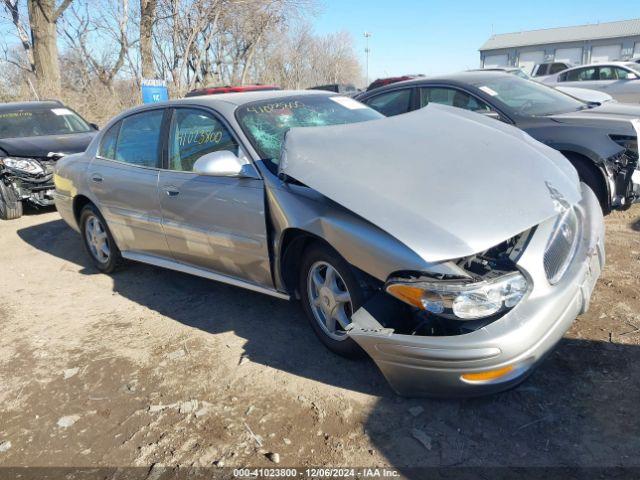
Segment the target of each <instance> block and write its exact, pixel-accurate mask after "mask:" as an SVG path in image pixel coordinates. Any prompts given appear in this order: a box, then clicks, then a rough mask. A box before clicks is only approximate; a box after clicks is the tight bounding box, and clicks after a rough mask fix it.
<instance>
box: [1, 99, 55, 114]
mask: <svg viewBox="0 0 640 480" xmlns="http://www.w3.org/2000/svg"><path fill="white" fill-rule="evenodd" d="M62 106H63V105H62V102H58V101H57V100H45V101H38V102H36V101H33V102H8V103H0V112H7V111H13V110H41V109H43V108H60V107H62Z"/></svg>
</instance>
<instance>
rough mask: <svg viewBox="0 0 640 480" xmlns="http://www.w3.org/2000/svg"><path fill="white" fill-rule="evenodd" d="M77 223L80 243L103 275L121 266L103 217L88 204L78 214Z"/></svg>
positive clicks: (120, 258)
mask: <svg viewBox="0 0 640 480" xmlns="http://www.w3.org/2000/svg"><path fill="white" fill-rule="evenodd" d="M79 223H80V231H81V233H82V243H83V245H84V249H85V251H86V252H87V254H88V255H89V258H90V259H91V262H92V263H93V265H94V266H95V267H96V268H97V269H98V270H100V271H101V272H103V273H111V272H113V271H114V270H115V269H116V268H118V266H119V265H120V264H121V262H122V256H121V255H120V250H119V249H118V247H117V245H116V242H115V241H114V240H113V236H112V235H111V231H110V230H109V227H108V226H107V222H106V221H105V220H104V218H103V216H102V215H101V214H100V212H99V211H98V209H97V208H96V207H95V206H94V205H92V204H88V205H86V206H85V207H84V208H83V209H82V211H81V212H80V222H79Z"/></svg>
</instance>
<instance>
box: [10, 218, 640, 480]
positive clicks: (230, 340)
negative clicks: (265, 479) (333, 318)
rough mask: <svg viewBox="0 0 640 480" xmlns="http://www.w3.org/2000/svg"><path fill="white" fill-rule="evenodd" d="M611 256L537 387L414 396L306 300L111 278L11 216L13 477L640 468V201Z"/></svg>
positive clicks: (181, 280)
mask: <svg viewBox="0 0 640 480" xmlns="http://www.w3.org/2000/svg"><path fill="white" fill-rule="evenodd" d="M607 255H608V258H607V262H608V263H607V266H606V268H605V270H604V272H603V275H602V277H601V279H600V281H599V282H598V285H597V288H596V290H595V293H594V297H593V299H592V304H591V309H590V311H589V312H588V313H587V314H585V315H583V316H581V317H580V318H578V320H577V321H576V322H575V324H574V326H573V327H572V329H571V330H570V331H569V333H568V334H567V336H566V338H565V339H564V340H563V341H562V343H561V344H560V346H559V347H558V348H557V349H556V350H555V351H554V352H553V353H552V354H551V355H550V356H549V357H548V358H547V360H546V361H545V362H544V363H543V364H542V366H541V368H540V369H539V370H538V371H537V372H536V373H535V374H534V375H533V376H531V377H530V379H529V380H527V381H526V382H525V383H524V384H522V385H521V386H520V387H518V388H517V389H515V390H512V391H510V392H506V393H503V394H499V395H494V396H490V397H484V398H479V399H472V400H428V399H403V398H399V397H397V396H396V395H395V394H394V393H393V392H392V391H391V390H390V389H389V387H388V386H387V384H386V383H385V380H384V378H383V377H382V376H381V375H380V373H379V372H378V371H377V369H376V367H375V365H374V364H373V363H371V362H368V361H361V362H354V361H348V360H344V359H342V358H339V357H336V356H335V355H333V354H331V353H330V352H328V351H327V350H326V349H324V348H323V346H322V345H321V344H320V343H319V342H318V341H317V340H316V339H315V337H314V335H313V333H312V331H311V329H310V328H309V326H308V325H307V322H306V319H305V318H304V317H303V315H302V313H301V312H300V311H299V309H298V306H297V305H296V304H294V303H287V302H283V301H280V300H276V299H272V298H270V297H267V296H262V295H259V294H255V293H252V292H248V291H245V290H241V289H237V288H233V287H229V286H225V285H222V284H218V283H215V282H211V281H207V280H203V279H199V278H195V277H191V276H188V275H184V274H180V273H175V272H171V271H167V270H162V269H159V268H155V267H150V266H145V265H141V264H129V265H128V267H127V268H125V269H124V270H122V271H119V272H117V273H116V274H114V275H112V276H107V275H102V274H99V273H97V272H96V271H95V270H94V269H93V268H92V267H91V266H90V265H89V262H88V259H87V258H86V257H85V254H84V252H83V251H82V247H81V243H80V238H79V236H78V235H77V234H76V233H75V232H74V231H72V230H71V229H70V228H68V227H67V226H66V224H64V223H63V222H62V220H60V218H59V216H58V215H57V213H56V212H45V213H35V212H32V213H29V214H27V215H25V216H24V217H23V218H21V219H19V220H16V221H11V222H0V265H1V266H2V270H1V272H2V273H1V274H0V332H1V335H0V405H1V407H0V465H1V466H73V467H78V466H110V467H113V466H119V467H125V466H140V467H145V468H146V469H148V468H149V467H150V466H152V465H154V464H160V465H169V466H178V465H179V466H181V467H189V466H212V465H218V466H220V465H225V466H232V467H233V466H237V467H244V466H265V467H268V466H274V465H275V464H274V463H273V460H274V459H276V458H274V456H273V455H272V454H273V453H277V454H278V456H279V460H280V463H279V466H297V467H302V466H347V465H348V466H361V467H363V466H390V467H396V468H399V469H401V470H402V469H403V468H404V467H407V466H410V467H416V466H451V465H460V466H478V465H483V466H505V465H507V466H569V467H571V466H576V465H579V466H640V455H639V452H640V436H639V435H638V432H639V431H640V416H638V402H639V400H640V206H636V207H634V208H632V209H631V210H629V211H628V212H625V213H616V214H613V215H611V216H609V217H608V218H607ZM416 437H419V438H420V439H421V440H422V441H418V440H417V439H416Z"/></svg>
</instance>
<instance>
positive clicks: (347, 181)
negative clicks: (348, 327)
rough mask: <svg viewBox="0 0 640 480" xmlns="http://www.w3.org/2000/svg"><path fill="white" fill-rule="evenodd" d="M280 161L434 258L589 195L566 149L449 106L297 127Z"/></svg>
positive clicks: (479, 244)
mask: <svg viewBox="0 0 640 480" xmlns="http://www.w3.org/2000/svg"><path fill="white" fill-rule="evenodd" d="M280 165H281V166H280V169H281V171H282V172H283V173H285V174H287V175H288V176H290V177H292V178H295V179H297V180H298V181H300V182H302V183H304V184H306V185H307V186H309V187H311V188H313V189H315V190H317V191H318V192H320V193H321V194H323V195H325V196H326V197H328V198H330V199H331V200H333V201H335V202H336V203H338V204H340V205H342V206H344V207H345V208H348V209H349V210H351V211H353V212H354V213H356V214H357V215H360V216H361V217H363V218H364V219H366V220H368V221H369V222H371V223H373V224H375V225H376V226H378V227H379V228H381V229H383V230H385V231H386V232H387V233H389V234H390V235H392V236H394V237H395V238H397V239H398V240H399V241H401V242H403V243H404V244H405V245H407V246H408V247H409V248H411V249H412V250H413V251H415V252H416V253H417V254H418V255H420V256H421V257H422V258H423V259H424V260H425V261H428V262H437V261H443V260H449V259H453V258H460V257H464V256H468V255H472V254H474V253H478V252H480V251H483V250H485V249H487V248H490V247H492V246H494V245H497V244H499V243H501V242H502V241H504V240H506V239H508V238H511V237H513V236H514V235H517V234H518V233H520V232H523V231H525V230H527V229H528V228H530V227H532V226H534V225H537V224H538V223H540V222H542V221H544V220H546V219H548V218H551V217H552V216H554V215H557V213H558V211H557V210H556V208H557V203H558V200H557V199H558V198H561V199H562V198H564V200H566V201H567V202H568V203H569V204H574V203H576V202H578V201H579V199H580V191H579V185H578V176H577V173H576V172H575V170H574V169H573V167H572V166H571V164H570V163H569V162H568V161H567V160H566V159H565V158H564V157H563V156H562V155H561V154H560V153H558V152H556V151H555V150H552V149H551V148H549V147H547V146H545V145H543V144H541V143H539V142H537V141H535V140H534V139H533V138H531V137H530V136H529V135H527V134H525V133H524V132H522V131H520V130H518V129H516V128H514V127H511V126H508V125H505V124H503V123H501V122H498V121H496V120H493V119H489V118H485V117H483V116H481V115H478V114H475V113H472V112H467V111H464V110H461V109H457V108H451V107H445V106H441V105H430V106H428V107H426V108H424V109H421V110H417V111H415V112H412V113H408V114H405V115H399V116H396V117H390V118H384V119H380V120H373V121H369V122H363V123H355V124H348V125H338V126H330V127H305V128H294V129H291V130H290V131H289V132H288V133H287V135H286V138H285V143H284V147H283V154H282V159H281V164H280ZM554 197H555V200H554Z"/></svg>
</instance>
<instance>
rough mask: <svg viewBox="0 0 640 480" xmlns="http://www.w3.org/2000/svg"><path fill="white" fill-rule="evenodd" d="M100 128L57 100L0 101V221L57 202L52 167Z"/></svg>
mask: <svg viewBox="0 0 640 480" xmlns="http://www.w3.org/2000/svg"><path fill="white" fill-rule="evenodd" d="M97 130H98V127H97V126H96V125H93V124H90V123H87V122H86V121H85V120H84V119H83V118H82V117H80V115H78V114H77V113H76V112H74V111H73V110H71V109H69V108H68V107H65V106H64V105H63V104H62V103H60V102H57V101H46V102H23V103H5V104H0V219H2V220H11V219H15V218H19V217H20V216H22V208H23V203H24V202H26V203H29V204H30V205H32V206H35V207H45V206H49V205H53V197H52V195H53V190H54V186H53V165H54V163H55V162H56V161H57V160H58V159H59V158H61V157H63V156H65V155H69V154H72V153H79V152H83V151H84V150H85V149H86V148H87V145H89V142H91V139H92V138H93V137H94V135H95V133H96V131H97Z"/></svg>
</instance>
